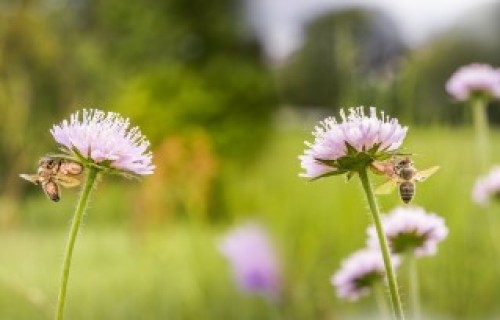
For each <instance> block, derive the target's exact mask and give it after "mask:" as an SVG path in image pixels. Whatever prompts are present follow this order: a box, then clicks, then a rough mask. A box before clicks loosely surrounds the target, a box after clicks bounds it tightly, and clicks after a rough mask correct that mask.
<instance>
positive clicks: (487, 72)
mask: <svg viewBox="0 0 500 320" xmlns="http://www.w3.org/2000/svg"><path fill="white" fill-rule="evenodd" d="M446 91H448V93H449V94H450V95H451V96H453V97H454V98H455V99H457V100H460V101H465V100H468V99H470V98H471V97H472V96H475V95H483V96H487V97H489V98H496V99H500V69H495V68H493V67H492V66H490V65H487V64H480V63H473V64H469V65H466V66H463V67H461V68H459V69H458V70H457V71H455V73H453V75H452V76H451V77H450V79H449V80H448V82H447V83H446Z"/></svg>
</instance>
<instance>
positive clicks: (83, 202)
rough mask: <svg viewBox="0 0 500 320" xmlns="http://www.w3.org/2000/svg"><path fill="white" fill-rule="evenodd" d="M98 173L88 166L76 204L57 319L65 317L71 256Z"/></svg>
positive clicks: (62, 276)
mask: <svg viewBox="0 0 500 320" xmlns="http://www.w3.org/2000/svg"><path fill="white" fill-rule="evenodd" d="M98 173H99V170H98V169H96V168H93V167H90V168H88V174H87V179H86V181H85V184H84V186H83V189H82V192H81V194H80V199H79V200H78V205H77V206H76V211H75V215H74V216H73V222H72V223H71V229H70V232H69V237H68V243H67V245H66V255H65V256H64V262H63V271H62V275H61V287H60V289H59V298H58V302H57V314H56V319H57V320H62V319H63V315H64V303H65V302H66V288H67V285H68V278H69V270H70V267H71V257H72V255H73V247H74V246H75V240H76V235H77V234H78V229H79V227H80V222H81V221H82V216H83V213H84V212H85V208H86V207H87V203H88V200H89V195H90V191H92V187H93V185H94V183H95V181H96V178H97V174H98Z"/></svg>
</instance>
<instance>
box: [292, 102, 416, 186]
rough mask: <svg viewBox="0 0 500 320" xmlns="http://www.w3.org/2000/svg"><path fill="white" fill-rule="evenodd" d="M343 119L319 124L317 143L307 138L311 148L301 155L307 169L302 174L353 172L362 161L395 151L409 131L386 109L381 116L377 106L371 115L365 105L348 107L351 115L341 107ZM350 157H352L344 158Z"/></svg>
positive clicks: (323, 174) (371, 110)
mask: <svg viewBox="0 0 500 320" xmlns="http://www.w3.org/2000/svg"><path fill="white" fill-rule="evenodd" d="M340 118H341V121H340V122H338V121H337V119H335V118H334V117H329V118H326V119H325V120H323V121H321V122H320V123H319V125H318V126H316V128H315V130H314V132H313V135H314V137H315V139H314V142H313V143H310V142H307V141H306V142H305V144H306V146H307V147H308V148H307V149H306V150H305V151H304V154H303V155H301V156H300V157H299V159H300V161H301V167H302V168H303V169H305V173H302V174H300V176H302V177H307V178H320V177H322V176H327V175H329V174H335V173H344V172H347V171H351V170H352V169H353V168H354V167H357V166H359V164H360V161H363V162H366V161H373V160H375V159H377V158H378V157H380V156H383V155H387V153H389V152H393V151H396V150H397V149H398V148H399V147H400V146H401V144H402V143H403V140H404V138H405V136H406V132H407V130H408V128H407V127H402V126H401V125H400V124H399V123H398V120H397V119H394V118H390V117H388V116H386V115H385V114H384V113H383V112H381V113H380V116H378V115H377V110H376V109H375V108H374V107H371V108H370V115H369V116H367V115H365V113H364V109H363V107H358V108H351V109H349V114H348V115H346V114H345V112H344V110H340ZM347 158H350V160H349V161H342V159H347ZM363 164H364V165H368V164H369V163H363Z"/></svg>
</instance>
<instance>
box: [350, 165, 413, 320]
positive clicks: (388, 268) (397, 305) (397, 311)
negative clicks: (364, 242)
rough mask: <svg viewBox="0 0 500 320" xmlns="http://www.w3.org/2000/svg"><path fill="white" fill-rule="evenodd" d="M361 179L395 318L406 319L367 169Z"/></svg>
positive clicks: (360, 174)
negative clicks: (375, 232)
mask: <svg viewBox="0 0 500 320" xmlns="http://www.w3.org/2000/svg"><path fill="white" fill-rule="evenodd" d="M358 173H359V178H360V179H361V184H362V185H363V189H364V191H365V194H366V198H367V199H368V204H369V206H370V211H371V213H372V216H373V223H374V224H375V229H376V231H377V236H378V241H379V244H380V251H381V252H382V258H383V259H384V266H385V273H386V275H387V283H388V285H389V293H390V297H391V302H392V311H393V312H394V318H395V319H398V320H402V319H404V314H403V308H402V307H401V299H400V298H399V293H398V285H397V283H396V276H395V273H394V270H393V268H392V262H391V255H390V253H389V247H388V245H387V240H386V238H385V233H384V229H383V227H382V222H381V220H380V213H379V209H378V206H377V202H376V201H375V196H374V195H373V190H372V186H371V185H370V181H369V179H368V172H367V168H366V167H365V168H363V169H361V170H359V172H358Z"/></svg>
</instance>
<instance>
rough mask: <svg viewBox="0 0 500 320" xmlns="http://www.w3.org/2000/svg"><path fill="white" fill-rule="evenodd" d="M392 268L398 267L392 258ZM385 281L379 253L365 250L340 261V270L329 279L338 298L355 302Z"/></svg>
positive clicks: (395, 260)
mask: <svg viewBox="0 0 500 320" xmlns="http://www.w3.org/2000/svg"><path fill="white" fill-rule="evenodd" d="M391 260H392V262H393V264H394V267H397V266H399V264H400V259H399V258H398V257H392V259H391ZM382 280H385V267H384V261H383V260H382V255H381V254H380V251H378V250H375V249H370V248H365V249H362V250H359V251H356V252H355V253H353V254H352V255H350V256H349V257H348V258H347V259H345V260H344V261H342V265H341V268H340V270H338V271H337V272H336V273H335V274H334V275H333V276H332V278H331V282H332V284H333V285H334V286H335V288H336V290H337V295H338V296H339V298H344V299H348V300H350V301H356V300H358V299H359V298H361V297H362V296H365V295H367V294H369V293H370V292H371V290H372V287H373V286H374V285H375V284H376V283H377V282H379V281H382Z"/></svg>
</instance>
